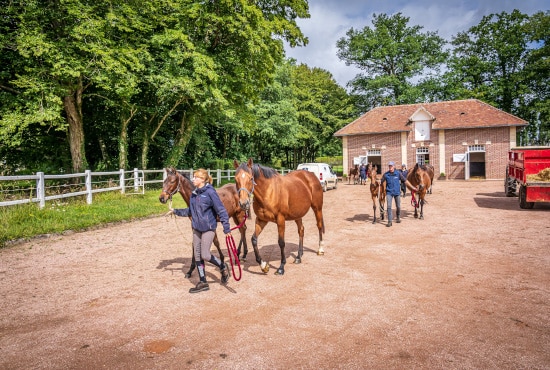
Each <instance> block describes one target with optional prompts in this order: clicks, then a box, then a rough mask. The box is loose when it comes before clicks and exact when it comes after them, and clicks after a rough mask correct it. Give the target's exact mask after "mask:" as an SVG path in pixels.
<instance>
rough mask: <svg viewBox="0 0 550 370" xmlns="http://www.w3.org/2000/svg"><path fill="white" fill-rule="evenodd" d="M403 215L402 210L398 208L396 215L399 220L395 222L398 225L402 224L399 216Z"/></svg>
mask: <svg viewBox="0 0 550 370" xmlns="http://www.w3.org/2000/svg"><path fill="white" fill-rule="evenodd" d="M400 213H401V209H400V208H397V210H396V212H395V214H396V215H397V219H396V220H395V222H397V223H398V224H399V223H401V219H400V218H399V214H400Z"/></svg>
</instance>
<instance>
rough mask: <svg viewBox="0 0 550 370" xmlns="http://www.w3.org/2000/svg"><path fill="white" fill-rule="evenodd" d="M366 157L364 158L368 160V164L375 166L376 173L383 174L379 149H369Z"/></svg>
mask: <svg viewBox="0 0 550 370" xmlns="http://www.w3.org/2000/svg"><path fill="white" fill-rule="evenodd" d="M368 154H369V155H368V157H367V158H366V159H367V160H368V162H367V164H368V163H372V167H373V168H374V166H376V167H377V168H378V169H377V170H376V172H377V173H379V174H380V173H383V172H382V170H383V168H382V152H381V151H380V149H370V150H369V152H368Z"/></svg>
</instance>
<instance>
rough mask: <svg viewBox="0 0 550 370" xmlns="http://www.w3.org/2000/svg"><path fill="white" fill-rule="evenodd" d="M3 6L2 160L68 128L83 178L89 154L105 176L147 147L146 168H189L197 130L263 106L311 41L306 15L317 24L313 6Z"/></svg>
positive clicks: (84, 0) (186, 1) (300, 0)
mask: <svg viewBox="0 0 550 370" xmlns="http://www.w3.org/2000/svg"><path fill="white" fill-rule="evenodd" d="M3 9H4V11H5V15H3V17H2V18H0V30H2V34H1V35H0V48H1V50H2V53H0V55H1V56H0V60H1V61H2V66H1V67H0V99H1V102H2V104H1V105H0V106H1V107H0V113H1V117H0V138H2V140H3V141H2V143H3V146H2V148H1V149H2V152H3V153H5V152H7V150H4V145H5V146H6V147H7V146H10V147H12V148H13V147H17V146H20V145H21V143H23V140H25V138H28V135H27V133H26V132H29V131H31V130H32V127H31V126H38V127H43V128H44V129H42V130H41V131H45V130H46V129H48V130H49V131H50V132H51V131H54V130H59V132H64V131H65V132H66V134H67V138H68V143H69V145H68V146H69V148H70V153H71V161H72V171H75V172H78V171H82V170H83V169H84V168H87V167H88V160H87V152H86V149H88V150H90V151H93V154H92V155H91V156H90V157H91V158H94V160H95V161H97V163H98V165H99V166H100V167H101V166H110V165H112V163H114V162H115V161H113V158H112V157H113V156H116V155H118V163H119V166H120V167H121V168H126V167H127V166H128V159H127V158H128V156H130V155H131V157H132V158H137V157H138V155H137V154H136V153H133V154H130V151H135V150H136V148H137V150H139V151H140V154H139V157H140V159H139V162H140V164H141V165H142V166H143V168H146V167H147V166H148V161H149V159H150V158H155V157H156V156H158V155H159V154H161V155H162V156H163V157H164V158H166V161H168V162H178V161H179V157H181V156H182V155H183V154H184V153H185V148H186V145H187V143H188V142H189V141H190V140H191V135H192V134H193V133H197V132H199V131H196V130H194V127H195V126H196V125H197V124H199V123H204V122H208V121H207V120H208V119H209V118H211V117H216V119H218V122H223V121H224V119H220V117H225V118H227V119H230V118H231V117H232V116H234V114H235V112H237V111H242V110H244V109H245V108H246V107H247V104H249V103H250V102H251V101H254V100H255V99H257V97H258V94H259V92H260V91H262V89H263V88H264V87H265V86H267V85H268V84H269V83H270V81H271V80H272V77H273V74H274V70H275V66H276V65H277V64H278V62H279V61H280V60H281V59H282V57H283V46H282V40H286V41H288V42H289V43H290V44H291V45H293V46H298V45H304V44H305V43H307V39H306V38H305V37H304V36H303V34H302V32H301V31H300V29H299V28H298V27H297V25H296V18H299V17H302V18H305V17H309V14H308V6H307V1H305V0H290V1H285V2H279V1H277V2H260V3H250V2H247V1H243V0H233V1H226V2H216V1H211V2H197V1H194V0H162V1H144V0H136V1H132V2H128V1H125V0H109V1H107V0H94V1H90V0H64V1H61V0H45V1H37V0H36V1H28V2H8V3H7V4H5V6H3ZM113 117H116V119H113ZM116 131H118V132H119V136H118V140H117V141H118V145H117V146H116V149H113V147H114V146H113V145H112V140H111V138H110V137H108V136H112V133H113V132H116ZM85 133H86V134H87V135H90V138H91V139H92V140H93V141H94V144H92V145H90V144H89V143H87V140H86V139H85V137H86V135H85ZM159 136H160V137H159ZM4 140H5V141H4ZM4 143H5V144H4ZM96 143H97V144H96ZM152 145H153V147H152ZM160 146H165V148H160ZM150 148H152V149H153V150H154V153H151V152H150V150H151V149H150ZM113 150H117V151H118V153H116V152H115V153H112V152H111V151H113ZM155 159H156V158H155Z"/></svg>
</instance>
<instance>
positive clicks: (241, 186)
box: [233, 158, 254, 211]
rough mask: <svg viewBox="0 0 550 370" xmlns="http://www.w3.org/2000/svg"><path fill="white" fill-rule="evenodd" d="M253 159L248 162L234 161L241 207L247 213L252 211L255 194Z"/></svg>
mask: <svg viewBox="0 0 550 370" xmlns="http://www.w3.org/2000/svg"><path fill="white" fill-rule="evenodd" d="M252 164H253V163H252V158H250V159H249V160H248V162H245V163H241V164H239V162H237V160H235V161H233V165H234V166H235V170H236V171H235V184H236V186H237V192H238V195H239V206H240V207H241V208H242V209H244V210H245V211H248V210H250V203H251V201H250V197H251V195H252V193H253V192H254V174H253V172H252Z"/></svg>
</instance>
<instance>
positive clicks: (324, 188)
mask: <svg viewBox="0 0 550 370" xmlns="http://www.w3.org/2000/svg"><path fill="white" fill-rule="evenodd" d="M327 189H328V188H327V182H326V181H325V183H324V184H323V191H327Z"/></svg>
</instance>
